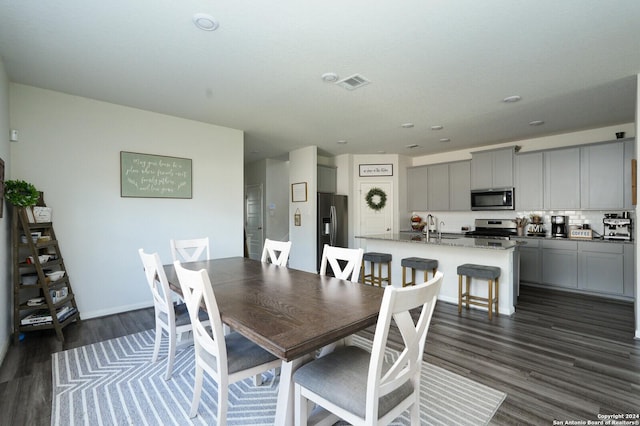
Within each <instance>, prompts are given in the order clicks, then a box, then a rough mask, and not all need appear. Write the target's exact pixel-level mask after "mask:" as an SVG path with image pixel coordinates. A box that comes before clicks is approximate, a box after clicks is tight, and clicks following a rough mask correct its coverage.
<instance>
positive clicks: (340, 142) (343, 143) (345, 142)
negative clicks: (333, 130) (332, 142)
mask: <svg viewBox="0 0 640 426" xmlns="http://www.w3.org/2000/svg"><path fill="white" fill-rule="evenodd" d="M336 143H337V144H338V145H346V144H347V141H345V140H344V139H340V140H339V141H338V142H336Z"/></svg>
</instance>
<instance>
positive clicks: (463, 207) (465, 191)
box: [449, 161, 471, 211]
mask: <svg viewBox="0 0 640 426" xmlns="http://www.w3.org/2000/svg"><path fill="white" fill-rule="evenodd" d="M470 193H471V162H470V161H458V162H455V163H449V210H453V211H470V210H471V195H470Z"/></svg>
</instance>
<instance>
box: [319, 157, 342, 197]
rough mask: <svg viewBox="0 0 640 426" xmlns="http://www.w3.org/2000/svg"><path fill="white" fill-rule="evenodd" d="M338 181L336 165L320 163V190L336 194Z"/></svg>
mask: <svg viewBox="0 0 640 426" xmlns="http://www.w3.org/2000/svg"><path fill="white" fill-rule="evenodd" d="M337 182H338V180H337V169H336V168H335V167H331V166H325V165H322V164H318V192H328V193H330V194H335V193H336V192H337V190H338V186H337Z"/></svg>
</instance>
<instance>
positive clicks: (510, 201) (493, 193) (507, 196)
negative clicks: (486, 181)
mask: <svg viewBox="0 0 640 426" xmlns="http://www.w3.org/2000/svg"><path fill="white" fill-rule="evenodd" d="M514 209H515V202H514V197H513V188H497V189H474V190H472V191H471V210H514Z"/></svg>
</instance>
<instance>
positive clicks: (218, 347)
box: [174, 260, 228, 377]
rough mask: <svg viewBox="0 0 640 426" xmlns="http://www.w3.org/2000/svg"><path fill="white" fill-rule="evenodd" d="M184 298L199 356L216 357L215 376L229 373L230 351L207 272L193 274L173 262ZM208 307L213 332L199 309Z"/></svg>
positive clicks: (193, 272)
mask: <svg viewBox="0 0 640 426" xmlns="http://www.w3.org/2000/svg"><path fill="white" fill-rule="evenodd" d="M174 267H175V268H176V274H177V275H178V281H179V282H180V288H182V297H183V298H184V301H185V303H186V304H187V310H188V311H189V318H190V319H191V325H192V327H193V340H194V347H195V351H196V357H202V353H203V352H207V353H209V354H210V355H213V356H214V357H215V358H216V365H217V369H216V373H217V374H218V377H224V376H226V375H227V374H228V364H227V350H226V346H225V340H224V333H223V331H222V319H221V318H220V310H219V308H218V303H217V301H216V296H215V294H214V292H213V287H211V281H210V279H209V275H208V274H207V271H206V270H204V269H201V270H199V271H192V270H189V269H186V268H184V267H183V266H182V265H181V264H180V261H179V260H176V261H175V262H174ZM203 305H204V306H205V307H206V310H207V314H208V315H209V325H210V327H211V333H209V331H208V330H207V328H206V324H203V322H202V320H201V319H200V315H199V312H200V309H201V307H202V306H203Z"/></svg>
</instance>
